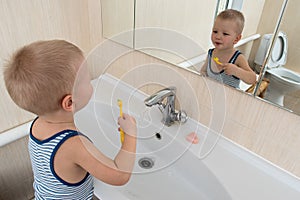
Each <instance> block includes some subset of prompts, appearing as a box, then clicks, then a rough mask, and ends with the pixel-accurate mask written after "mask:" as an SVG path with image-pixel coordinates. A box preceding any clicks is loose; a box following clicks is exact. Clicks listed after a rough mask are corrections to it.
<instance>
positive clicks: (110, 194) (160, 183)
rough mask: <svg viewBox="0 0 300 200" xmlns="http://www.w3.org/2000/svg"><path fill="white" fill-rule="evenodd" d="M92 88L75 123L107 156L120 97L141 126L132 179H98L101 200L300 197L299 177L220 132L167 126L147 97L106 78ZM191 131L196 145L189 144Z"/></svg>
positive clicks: (192, 124) (115, 137)
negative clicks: (91, 95) (146, 102)
mask: <svg viewBox="0 0 300 200" xmlns="http://www.w3.org/2000/svg"><path fill="white" fill-rule="evenodd" d="M116 85H117V87H116ZM94 86H95V96H94V98H93V100H92V101H91V102H90V103H89V104H88V106H87V107H85V108H84V109H83V110H81V111H80V112H78V113H77V114H76V116H75V120H76V125H77V126H78V128H79V130H80V131H82V132H83V133H84V134H86V135H87V136H88V137H89V138H90V139H91V140H92V141H93V142H94V144H95V145H96V146H97V147H98V148H99V149H100V150H101V151H102V152H103V153H105V154H106V155H108V156H109V157H111V158H113V157H114V156H115V155H116V153H117V152H118V150H119V148H120V136H119V132H118V130H117V127H118V126H117V118H118V114H119V110H118V107H117V103H116V102H117V99H119V98H120V99H122V100H123V106H124V108H123V110H124V112H126V113H129V114H131V115H133V116H134V117H135V118H136V120H137V126H138V142H137V156H136V165H135V167H134V170H133V175H132V177H131V179H130V181H129V182H128V183H127V184H126V185H124V186H110V185H107V184H105V183H103V182H101V181H98V180H95V195H96V196H98V197H99V198H100V199H101V200H110V199H116V200H123V199H124V200H135V199H136V200H148V199H149V200H150V199H151V200H153V199H155V200H166V199H172V200H177V199H178V200H182V199H188V200H199V199H204V200H206V199H216V200H220V199H222V200H227V199H234V200H235V199H236V200H241V199H243V200H247V199H249V200H253V199H258V200H259V199H263V200H264V199H272V200H276V199H278V200H279V199H280V200H281V199H289V200H293V199H295V200H296V199H297V200H298V199H300V181H299V179H298V178H296V177H294V176H293V175H291V174H289V173H287V172H286V171H284V170H282V169H280V168H278V167H276V166H274V165H272V164H271V163H269V162H268V161H266V160H264V159H262V158H261V157H259V156H257V155H255V154H253V153H251V152H249V151H247V150H246V149H244V148H242V147H240V146H239V145H236V144H234V143H232V142H231V141H229V140H227V139H225V138H224V137H223V136H221V135H220V134H217V133H214V132H213V131H211V130H210V129H208V128H207V127H204V126H202V125H201V124H199V123H197V122H196V121H194V120H192V119H189V120H188V121H187V123H185V124H183V125H180V124H175V125H172V126H171V127H165V126H164V125H163V124H162V123H161V122H160V120H161V117H162V115H161V113H160V111H159V110H158V108H157V107H155V106H154V107H152V108H146V106H144V103H143V100H144V99H145V98H146V97H147V96H146V95H144V94H143V93H141V92H139V91H138V90H136V89H134V88H131V87H129V86H128V85H126V84H124V83H120V81H119V80H117V79H114V78H113V77H111V76H108V75H104V76H102V77H101V81H95V82H94ZM193 131H194V132H196V133H197V135H198V137H199V139H200V142H199V143H198V144H191V143H189V142H187V141H186V140H185V137H186V135H187V134H189V133H190V132H193ZM139 162H143V163H144V165H141V164H139ZM152 165H153V166H152Z"/></svg>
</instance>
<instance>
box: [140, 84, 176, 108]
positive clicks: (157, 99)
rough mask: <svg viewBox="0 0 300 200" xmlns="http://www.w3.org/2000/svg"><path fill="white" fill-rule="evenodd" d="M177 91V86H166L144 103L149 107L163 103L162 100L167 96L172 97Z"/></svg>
mask: <svg viewBox="0 0 300 200" xmlns="http://www.w3.org/2000/svg"><path fill="white" fill-rule="evenodd" d="M175 93H176V88H175V87H169V88H164V89H162V90H159V91H158V92H156V93H154V94H153V95H151V96H150V97H148V98H147V99H145V101H144V103H145V105H146V106H149V107H151V106H153V105H156V104H159V105H160V104H162V101H163V100H164V99H165V98H167V97H171V96H173V97H174V96H175Z"/></svg>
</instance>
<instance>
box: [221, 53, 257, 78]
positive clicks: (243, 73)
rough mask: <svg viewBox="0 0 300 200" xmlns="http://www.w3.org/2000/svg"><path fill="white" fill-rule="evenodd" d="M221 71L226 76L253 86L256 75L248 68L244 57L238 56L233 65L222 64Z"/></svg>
mask: <svg viewBox="0 0 300 200" xmlns="http://www.w3.org/2000/svg"><path fill="white" fill-rule="evenodd" d="M223 69H224V71H225V73H226V74H228V75H233V76H236V77H238V78H239V79H241V80H242V81H244V82H245V83H247V84H253V83H255V81H256V75H255V73H254V71H253V70H252V69H251V68H250V66H249V64H248V61H247V60H246V58H245V56H244V55H242V54H240V55H239V56H238V57H237V60H236V62H235V64H231V63H224V64H223Z"/></svg>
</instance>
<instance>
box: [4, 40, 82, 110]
mask: <svg viewBox="0 0 300 200" xmlns="http://www.w3.org/2000/svg"><path fill="white" fill-rule="evenodd" d="M82 61H83V53H82V51H81V50H80V49H79V48H78V47H77V46H75V45H73V44H71V43H69V42H67V41H64V40H49V41H38V42H34V43H31V44H29V45H27V46H24V47H22V48H21V49H19V50H17V51H16V53H15V54H14V55H13V56H12V58H11V59H10V61H8V63H7V64H6V66H5V69H4V81H5V85H6V88H7V91H8V93H9V95H10V96H11V98H12V99H13V101H14V102H15V103H16V104H17V105H18V106H19V107H21V108H23V109H25V110H27V111H29V112H32V113H35V114H37V115H43V114H46V113H51V112H54V111H57V110H59V109H60V108H61V101H62V99H63V98H64V97H65V95H67V94H72V90H73V85H74V81H75V78H76V72H77V70H78V68H79V66H80V64H81V63H80V62H82Z"/></svg>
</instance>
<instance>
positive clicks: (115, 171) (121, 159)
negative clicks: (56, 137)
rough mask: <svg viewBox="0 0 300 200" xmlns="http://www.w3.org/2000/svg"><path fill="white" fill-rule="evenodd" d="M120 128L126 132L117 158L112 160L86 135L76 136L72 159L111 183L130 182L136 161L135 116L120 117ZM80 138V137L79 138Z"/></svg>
mask: <svg viewBox="0 0 300 200" xmlns="http://www.w3.org/2000/svg"><path fill="white" fill-rule="evenodd" d="M118 123H119V124H120V128H122V129H123V131H124V132H125V138H124V142H123V144H122V147H121V149H120V151H119V153H118V154H117V155H116V157H115V159H114V160H112V159H110V158H108V157H107V156H105V155H104V154H102V153H101V152H100V151H99V150H98V149H97V148H96V147H95V146H94V145H93V144H92V143H91V142H90V141H89V140H88V139H87V138H85V137H84V136H80V137H75V138H77V140H76V139H75V140H74V141H73V144H71V145H72V146H73V149H74V150H73V149H72V150H71V151H73V153H72V157H73V158H71V159H73V160H74V163H75V164H77V165H79V166H80V167H81V168H83V169H84V170H86V171H87V172H89V173H90V174H91V175H93V176H94V177H95V178H97V179H99V180H101V181H103V182H105V183H108V184H111V185H123V184H125V183H127V182H128V180H129V179H130V176H131V172H132V169H133V167H134V162H135V152H136V124H135V120H134V118H133V117H131V116H129V115H127V114H125V113H124V115H123V119H121V118H119V120H118ZM78 138H80V139H78Z"/></svg>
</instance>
